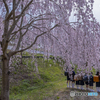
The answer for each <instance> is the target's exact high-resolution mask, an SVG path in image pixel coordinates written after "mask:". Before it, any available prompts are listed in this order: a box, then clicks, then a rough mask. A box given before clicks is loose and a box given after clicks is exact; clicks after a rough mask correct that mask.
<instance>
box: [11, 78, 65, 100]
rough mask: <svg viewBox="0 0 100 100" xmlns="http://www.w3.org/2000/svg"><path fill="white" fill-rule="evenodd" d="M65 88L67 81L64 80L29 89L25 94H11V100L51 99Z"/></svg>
mask: <svg viewBox="0 0 100 100" xmlns="http://www.w3.org/2000/svg"><path fill="white" fill-rule="evenodd" d="M64 88H66V81H65V79H64V78H63V79H62V80H59V81H54V82H48V83H46V84H45V85H44V86H42V85H41V86H38V87H37V88H36V87H35V88H34V87H31V88H30V89H29V88H28V89H29V90H28V89H27V91H26V92H25V93H23V94H21V93H20V94H16V95H15V94H11V95H10V100H18V99H19V100H43V99H44V98H45V97H51V96H53V95H54V94H55V93H57V92H58V91H60V90H62V89H64Z"/></svg>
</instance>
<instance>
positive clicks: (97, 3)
mask: <svg viewBox="0 0 100 100" xmlns="http://www.w3.org/2000/svg"><path fill="white" fill-rule="evenodd" d="M93 14H94V17H95V18H96V20H97V21H98V22H99V23H100V0H94V4H93ZM76 19H77V18H76V17H75V16H74V15H73V12H72V13H71V17H70V21H71V22H73V21H76Z"/></svg>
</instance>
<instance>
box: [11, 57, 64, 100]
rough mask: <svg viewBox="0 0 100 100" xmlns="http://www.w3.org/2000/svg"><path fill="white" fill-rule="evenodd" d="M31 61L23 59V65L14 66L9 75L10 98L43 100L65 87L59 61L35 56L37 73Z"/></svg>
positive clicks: (16, 99)
mask: <svg viewBox="0 0 100 100" xmlns="http://www.w3.org/2000/svg"><path fill="white" fill-rule="evenodd" d="M31 61H32V59H26V60H25V59H24V60H23V65H20V66H19V67H18V68H17V67H15V70H16V71H14V72H13V73H12V77H11V78H12V81H11V84H10V100H43V99H45V98H47V97H49V98H50V97H52V96H53V95H55V94H56V93H57V92H58V91H61V90H62V89H65V88H66V77H65V76H64V72H63V68H62V67H61V65H60V63H57V62H54V60H52V59H49V60H43V58H37V64H38V71H39V73H36V68H35V64H34V61H33V62H32V63H31ZM15 63H16V62H14V64H15ZM25 65H26V66H25ZM57 99H59V97H57Z"/></svg>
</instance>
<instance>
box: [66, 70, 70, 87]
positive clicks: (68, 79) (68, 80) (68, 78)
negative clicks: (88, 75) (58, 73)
mask: <svg viewBox="0 0 100 100" xmlns="http://www.w3.org/2000/svg"><path fill="white" fill-rule="evenodd" d="M66 71H67V72H68V74H67V87H70V77H69V69H68V68H66ZM68 83H69V85H68Z"/></svg>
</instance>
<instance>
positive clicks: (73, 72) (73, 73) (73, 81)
mask: <svg viewBox="0 0 100 100" xmlns="http://www.w3.org/2000/svg"><path fill="white" fill-rule="evenodd" d="M74 75H75V71H74V68H72V88H74V84H75V80H74Z"/></svg>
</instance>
